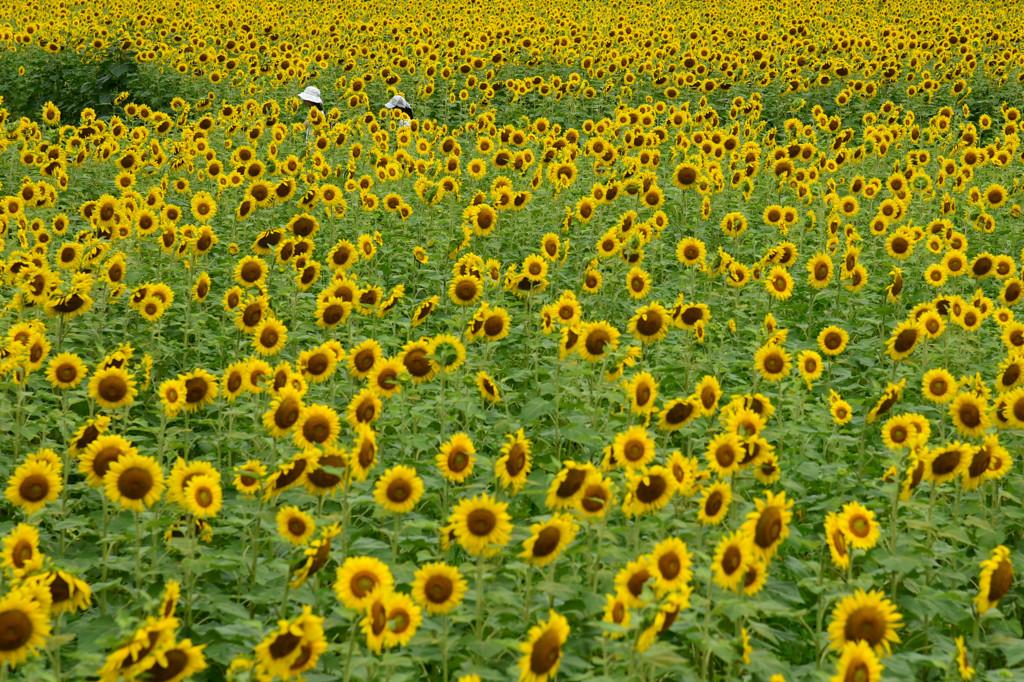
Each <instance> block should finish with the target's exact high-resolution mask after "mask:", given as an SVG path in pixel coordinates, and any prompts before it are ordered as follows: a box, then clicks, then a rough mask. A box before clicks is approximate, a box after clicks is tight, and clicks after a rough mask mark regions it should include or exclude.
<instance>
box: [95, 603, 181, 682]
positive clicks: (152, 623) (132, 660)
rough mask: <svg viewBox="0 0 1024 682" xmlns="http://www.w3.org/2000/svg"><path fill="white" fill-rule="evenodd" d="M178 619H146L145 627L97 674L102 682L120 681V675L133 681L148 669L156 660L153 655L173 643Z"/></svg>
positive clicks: (116, 652) (108, 659)
mask: <svg viewBox="0 0 1024 682" xmlns="http://www.w3.org/2000/svg"><path fill="white" fill-rule="evenodd" d="M177 627H178V619H177V618H162V617H161V618H154V617H152V616H150V617H149V618H148V619H146V624H145V625H143V626H142V627H140V628H139V629H138V630H136V631H135V632H134V634H133V635H132V638H131V640H129V641H128V643H126V644H125V645H124V646H121V647H120V648H118V649H117V650H115V651H114V652H113V653H111V654H110V655H109V656H107V660H106V663H105V664H104V666H103V668H101V669H100V670H99V671H98V673H97V674H98V675H99V677H100V679H101V680H117V679H119V677H120V676H121V675H124V676H126V677H128V678H129V679H131V678H132V677H135V676H136V675H137V674H138V673H140V672H142V671H143V670H145V669H147V668H148V667H149V666H151V665H152V664H153V662H154V661H155V659H153V658H151V657H150V656H151V654H153V653H154V652H156V651H160V650H162V649H164V648H166V647H167V646H168V645H169V644H170V643H171V642H173V641H174V630H175V629H176V628H177Z"/></svg>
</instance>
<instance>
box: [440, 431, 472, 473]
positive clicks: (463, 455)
mask: <svg viewBox="0 0 1024 682" xmlns="http://www.w3.org/2000/svg"><path fill="white" fill-rule="evenodd" d="M474 454H476V447H475V446H474V445H473V441H472V440H471V439H470V437H469V435H467V434H465V433H457V434H455V435H454V436H452V437H451V438H449V439H448V441H447V442H446V443H444V445H442V446H441V451H440V452H439V453H438V454H437V456H436V457H435V461H436V462H437V468H438V469H440V470H441V475H442V476H443V477H444V478H445V479H447V480H449V481H451V482H452V483H462V482H464V481H465V480H466V478H468V477H469V475H470V474H472V473H473V463H474V462H475V461H476V458H475V457H473V455H474Z"/></svg>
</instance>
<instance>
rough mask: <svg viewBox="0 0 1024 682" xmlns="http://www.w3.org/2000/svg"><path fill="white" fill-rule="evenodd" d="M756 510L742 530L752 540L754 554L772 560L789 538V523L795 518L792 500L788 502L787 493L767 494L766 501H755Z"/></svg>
mask: <svg viewBox="0 0 1024 682" xmlns="http://www.w3.org/2000/svg"><path fill="white" fill-rule="evenodd" d="M755 504H756V507H757V508H756V510H755V511H752V512H750V513H749V514H748V515H747V520H746V521H744V522H743V526H742V527H741V530H742V531H743V532H744V533H745V534H746V535H747V536H748V537H750V538H751V540H752V543H751V546H752V547H753V549H754V552H755V553H756V554H757V555H758V556H760V557H761V558H763V559H765V560H766V561H768V560H770V559H771V558H772V557H773V556H774V555H775V553H776V552H777V551H778V549H779V545H781V544H782V541H783V540H785V539H786V538H787V537H789V522H790V520H791V519H792V518H793V512H791V511H790V509H791V508H792V507H793V501H792V500H788V501H787V500H786V493H785V492H781V493H779V494H778V495H775V494H773V493H772V492H770V491H769V492H766V493H765V499H763V500H755Z"/></svg>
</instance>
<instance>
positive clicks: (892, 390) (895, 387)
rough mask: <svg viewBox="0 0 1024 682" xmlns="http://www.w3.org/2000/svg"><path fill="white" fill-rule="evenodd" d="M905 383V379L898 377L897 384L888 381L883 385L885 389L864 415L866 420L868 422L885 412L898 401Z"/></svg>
mask: <svg viewBox="0 0 1024 682" xmlns="http://www.w3.org/2000/svg"><path fill="white" fill-rule="evenodd" d="M906 385H907V380H906V379H900V382H899V383H898V384H894V383H891V382H890V383H888V384H887V385H886V387H885V391H884V392H883V393H882V397H881V398H879V399H878V402H877V403H875V406H874V407H872V408H871V411H870V412H868V415H867V417H866V419H867V422H868V423H869V424H870V423H872V422H874V421H875V420H876V419H878V418H879V417H881V416H882V415H884V414H887V413H888V412H889V410H891V409H892V408H893V406H894V405H895V404H896V403H897V402H899V400H900V398H902V397H903V389H904V387H906Z"/></svg>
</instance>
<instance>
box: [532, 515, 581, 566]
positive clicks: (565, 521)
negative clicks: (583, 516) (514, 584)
mask: <svg viewBox="0 0 1024 682" xmlns="http://www.w3.org/2000/svg"><path fill="white" fill-rule="evenodd" d="M578 530H579V527H578V526H577V525H576V524H575V523H574V522H573V520H572V517H571V516H569V515H568V514H555V515H554V516H552V517H551V518H550V519H549V520H547V521H544V522H543V523H535V524H533V525H532V526H530V537H528V538H526V540H524V541H523V551H522V552H521V553H520V554H519V557H520V558H521V559H525V560H526V561H527V562H529V563H530V564H533V565H534V566H537V567H540V568H543V567H544V566H547V565H548V564H550V563H551V562H552V561H554V560H555V559H556V558H558V555H559V554H561V553H562V550H563V549H565V548H566V547H567V546H568V545H569V543H571V542H572V541H573V539H574V538H575V537H576V532H577V531H578Z"/></svg>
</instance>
